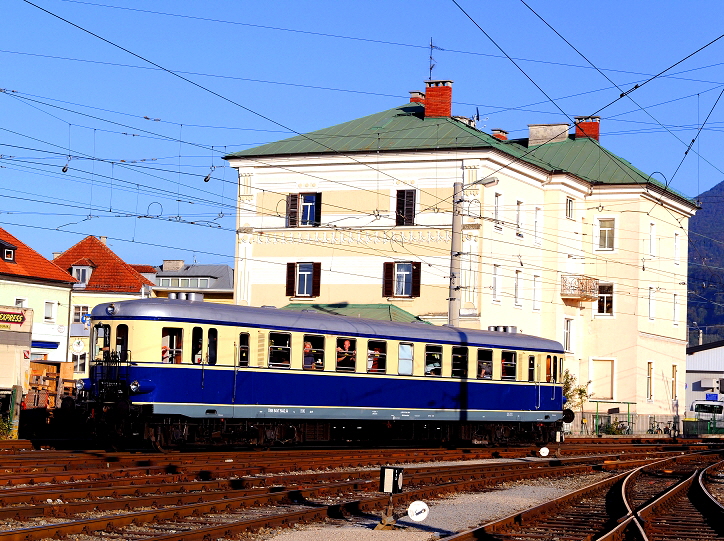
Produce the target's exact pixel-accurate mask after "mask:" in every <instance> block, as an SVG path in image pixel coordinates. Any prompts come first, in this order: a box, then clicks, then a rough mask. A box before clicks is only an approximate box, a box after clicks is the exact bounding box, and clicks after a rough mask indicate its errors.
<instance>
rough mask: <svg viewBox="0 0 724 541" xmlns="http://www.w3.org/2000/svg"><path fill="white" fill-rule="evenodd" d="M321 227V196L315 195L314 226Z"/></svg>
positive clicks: (319, 194)
mask: <svg viewBox="0 0 724 541" xmlns="http://www.w3.org/2000/svg"><path fill="white" fill-rule="evenodd" d="M320 225H322V194H321V193H318V194H316V197H315V199H314V226H315V227H319V226H320Z"/></svg>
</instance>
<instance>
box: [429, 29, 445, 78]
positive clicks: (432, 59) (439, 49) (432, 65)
mask: <svg viewBox="0 0 724 541" xmlns="http://www.w3.org/2000/svg"><path fill="white" fill-rule="evenodd" d="M435 49H437V50H438V51H443V50H444V49H441V48H440V47H438V46H437V45H434V44H433V43H432V38H430V81H432V68H434V67H435V59H434V58H433V57H432V51H434V50H435Z"/></svg>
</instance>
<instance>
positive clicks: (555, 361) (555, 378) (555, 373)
mask: <svg viewBox="0 0 724 541" xmlns="http://www.w3.org/2000/svg"><path fill="white" fill-rule="evenodd" d="M552 381H553V383H555V382H556V381H558V357H557V356H555V355H553V380H552Z"/></svg>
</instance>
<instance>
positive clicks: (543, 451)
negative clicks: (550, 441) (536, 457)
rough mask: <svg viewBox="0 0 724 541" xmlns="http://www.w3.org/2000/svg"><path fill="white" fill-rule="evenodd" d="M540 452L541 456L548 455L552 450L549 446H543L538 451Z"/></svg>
mask: <svg viewBox="0 0 724 541" xmlns="http://www.w3.org/2000/svg"><path fill="white" fill-rule="evenodd" d="M538 452H539V453H540V456H548V453H550V450H549V449H548V447H541V448H540V451H538Z"/></svg>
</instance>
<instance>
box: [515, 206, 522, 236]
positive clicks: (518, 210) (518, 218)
mask: <svg viewBox="0 0 724 541" xmlns="http://www.w3.org/2000/svg"><path fill="white" fill-rule="evenodd" d="M515 235H516V236H518V237H522V236H523V201H516V202H515Z"/></svg>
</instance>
